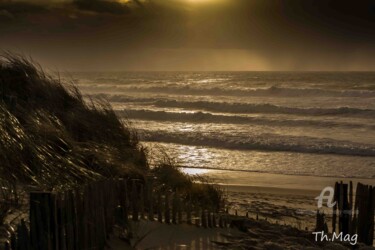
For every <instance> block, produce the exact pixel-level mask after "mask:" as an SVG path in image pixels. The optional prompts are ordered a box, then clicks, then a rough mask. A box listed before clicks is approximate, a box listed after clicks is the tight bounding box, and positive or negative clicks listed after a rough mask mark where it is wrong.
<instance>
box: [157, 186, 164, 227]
mask: <svg viewBox="0 0 375 250" xmlns="http://www.w3.org/2000/svg"><path fill="white" fill-rule="evenodd" d="M157 209H158V222H160V223H163V200H162V198H161V194H160V193H158V205H157Z"/></svg>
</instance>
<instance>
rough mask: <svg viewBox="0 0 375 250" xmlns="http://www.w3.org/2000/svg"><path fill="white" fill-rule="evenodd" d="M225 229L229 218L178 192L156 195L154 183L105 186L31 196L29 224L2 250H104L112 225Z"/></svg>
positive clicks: (112, 182) (110, 183)
mask: <svg viewBox="0 0 375 250" xmlns="http://www.w3.org/2000/svg"><path fill="white" fill-rule="evenodd" d="M139 219H148V220H150V221H154V220H155V221H158V222H160V223H174V224H178V223H188V224H195V225H196V226H199V227H206V228H209V227H227V226H228V221H227V215H226V214H225V213H224V214H221V213H218V211H212V210H211V209H209V208H202V207H197V206H194V205H193V204H191V202H189V200H187V199H184V198H183V197H181V195H179V194H178V193H176V192H164V193H161V192H157V191H155V190H154V189H153V187H152V183H148V184H145V183H142V182H140V181H137V180H123V179H120V180H103V181H97V182H94V183H92V184H90V185H87V186H85V187H84V189H76V190H70V191H66V192H61V193H54V192H32V193H30V213H29V222H25V221H21V223H20V224H19V225H18V226H17V229H16V232H15V233H12V235H11V239H10V241H9V242H6V243H5V249H6V250H50V249H56V250H83V249H104V248H105V246H106V244H107V240H108V237H109V235H110V234H111V233H112V230H113V228H114V225H119V226H120V227H121V226H122V227H126V225H127V223H128V221H129V220H133V221H137V220H139Z"/></svg>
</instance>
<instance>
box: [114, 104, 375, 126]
mask: <svg viewBox="0 0 375 250" xmlns="http://www.w3.org/2000/svg"><path fill="white" fill-rule="evenodd" d="M117 113H118V114H120V115H124V116H126V117H127V118H130V119H140V120H151V121H172V122H191V123H226V124H257V125H272V126H288V127H300V126H307V127H338V126H340V127H347V128H364V127H369V129H375V126H372V125H369V126H367V125H365V124H359V123H349V122H335V121H322V120H291V119H268V118H262V117H248V116H238V115H219V114H211V113H205V112H193V113H192V112H189V113H188V112H166V111H151V110H144V109H127V110H124V111H118V112H117Z"/></svg>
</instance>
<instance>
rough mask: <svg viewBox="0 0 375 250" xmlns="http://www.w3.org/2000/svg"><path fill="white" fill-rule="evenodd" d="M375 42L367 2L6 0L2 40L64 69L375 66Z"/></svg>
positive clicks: (374, 6)
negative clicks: (76, 0) (75, 0)
mask: <svg viewBox="0 0 375 250" xmlns="http://www.w3.org/2000/svg"><path fill="white" fill-rule="evenodd" d="M2 2H3V3H2ZM374 44H375V1H368V0H360V1H331V0H267V1H265V0H143V1H142V0H138V1H134V0H118V1H117V2H113V1H104V0H102V1H100V0H80V1H78V2H72V1H63V0H61V1H60V0H55V1H43V0H36V1H31V0H29V1H13V2H11V1H8V0H3V1H2V0H0V48H1V49H3V50H10V51H13V52H17V53H22V54H24V55H27V56H31V57H32V58H34V59H35V60H37V61H39V62H41V64H42V65H43V66H44V65H46V66H47V67H49V68H52V69H58V70H60V71H108V70H110V71H122V70H137V71H153V70H158V71H185V70H186V71H197V70H204V71H211V70H220V71H223V70H225V71H232V70H240V71H252V70H287V71H293V70H314V71H320V70H327V71H336V70H340V71H341V70H343V71H373V70H375V46H374Z"/></svg>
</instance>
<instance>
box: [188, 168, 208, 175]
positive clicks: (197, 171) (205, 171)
mask: <svg viewBox="0 0 375 250" xmlns="http://www.w3.org/2000/svg"><path fill="white" fill-rule="evenodd" d="M181 170H182V172H184V173H186V174H189V175H196V174H199V175H201V174H208V173H209V172H210V171H211V170H209V169H204V168H181Z"/></svg>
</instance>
